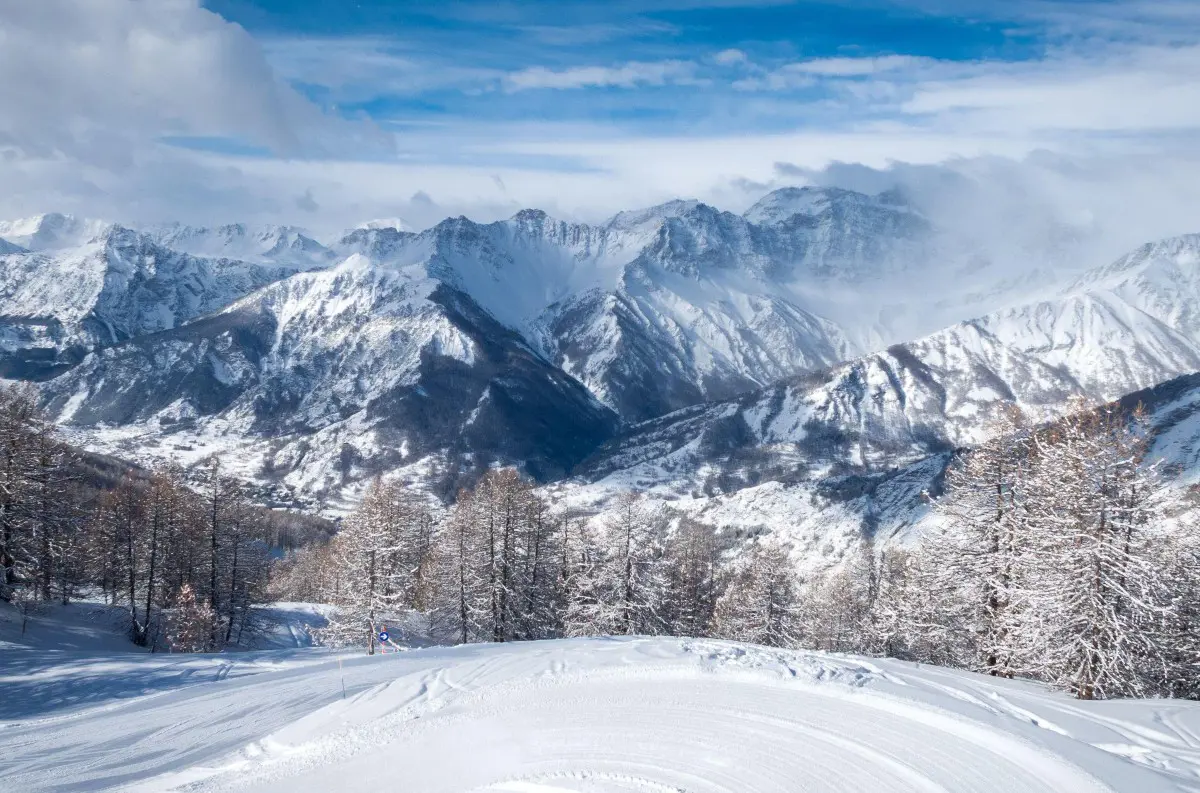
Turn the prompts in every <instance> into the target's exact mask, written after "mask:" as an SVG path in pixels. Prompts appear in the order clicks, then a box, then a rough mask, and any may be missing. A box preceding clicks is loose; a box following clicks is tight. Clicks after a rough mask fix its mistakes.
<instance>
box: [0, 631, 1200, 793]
mask: <svg viewBox="0 0 1200 793" xmlns="http://www.w3.org/2000/svg"><path fill="white" fill-rule="evenodd" d="M16 652H18V651H8V653H9V655H8V656H4V655H2V654H0V668H3V667H6V666H7V664H5V661H6V660H7V659H11V658H15V657H17V656H16V655H15V653H16ZM262 655H263V656H264V657H263V658H259V656H260V654H258V653H243V654H238V655H235V656H228V655H226V656H213V657H204V656H191V657H189V658H188V661H189V665H190V667H191V671H190V672H189V673H187V674H180V675H178V683H177V685H176V686H175V687H173V688H172V687H161V688H160V690H156V691H155V693H153V694H151V695H149V696H135V697H133V698H127V699H119V698H114V699H111V700H110V701H106V702H103V703H102V704H93V705H92V706H91V707H88V708H85V709H71V707H70V706H62V705H60V706H58V708H57V709H56V708H55V706H54V705H53V704H52V703H54V702H56V701H58V700H56V698H55V697H54V696H53V695H52V693H48V692H46V691H43V695H42V696H41V697H40V698H39V700H38V701H39V702H40V703H42V704H40V705H38V706H30V707H29V708H28V709H27V710H26V712H24V714H23V717H22V718H20V719H18V720H13V721H7V722H0V747H2V749H0V790H5V791H9V790H11V791H29V792H30V793H36V792H37V791H93V790H108V789H119V790H129V791H137V792H138V793H146V792H148V791H155V792H159V791H174V790H178V791H242V790H245V791H290V792H292V793H296V792H299V793H304V792H305V791H331V790H343V789H347V788H348V787H349V786H353V787H354V789H371V788H376V789H389V790H394V789H402V790H405V791H421V792H422V793H438V792H440V791H446V792H449V791H463V792H466V791H508V793H567V792H568V791H570V792H572V793H599V792H600V791H604V792H605V793H615V792H618V791H620V792H630V793H662V792H664V791H672V792H674V793H680V792H683V793H726V792H731V791H739V792H740V793H762V792H766V791H779V792H781V793H782V792H783V791H788V792H794V791H802V790H803V791H919V792H920V793H957V792H958V791H978V793H987V792H988V791H1004V793H1026V792H1029V793H1034V792H1036V791H1060V792H1061V791H1071V792H1075V791H1078V792H1079V793H1087V792H1088V791H1105V790H1115V791H1139V792H1141V791H1173V790H1193V791H1194V790H1200V706H1198V705H1197V704H1196V703H1187V702H1171V701H1140V702H1135V701H1113V702H1093V703H1079V702H1075V701H1073V700H1071V699H1069V698H1067V697H1066V696H1064V695H1062V694H1058V693H1054V692H1048V691H1047V690H1046V689H1045V688H1044V687H1042V686H1039V685H1035V684H1031V683H1025V682H1021V681H1004V680H995V679H991V678H987V677H983V676H979V675H972V674H968V673H963V672H957V671H952V670H944V669H939V668H937V667H926V666H915V665H913V664H907V663H903V662H898V661H891V660H868V659H862V658H855V657H849V656H830V655H823V654H819V653H808V652H790V651H778V650H770V649H765V648H756V647H749V646H746V645H738V644H734V643H728V642H718V641H707V640H688V639H643V638H633V639H581V640H566V641H553V642H534V643H519V644H505V645H469V646H465V647H458V648H437V649H426V650H416V651H409V652H397V653H392V654H388V655H384V656H374V657H368V656H362V655H346V654H343V655H341V656H340V658H341V664H340V667H339V663H338V657H337V656H335V655H333V654H331V653H329V652H328V651H321V650H313V649H308V648H305V649H297V650H292V651H286V652H285V651H272V652H270V653H266V654H262ZM180 660H181V658H180V656H173V657H172V656H143V655H131V654H124V655H120V656H117V655H113V654H108V655H105V656H97V657H95V658H93V659H92V661H91V663H89V662H88V659H87V657H82V656H81V657H77V658H75V659H74V662H73V663H72V664H71V665H69V666H67V667H65V668H64V671H62V672H60V673H57V674H49V675H47V674H44V671H45V670H42V673H39V672H38V670H37V669H35V668H28V669H26V672H27V673H26V674H25V675H24V676H22V675H10V676H8V677H6V678H5V681H6V682H5V688H6V689H8V691H9V692H11V693H14V694H16V693H18V692H19V691H20V685H21V684H22V681H23V680H24V683H25V684H26V685H29V684H31V683H30V680H26V679H25V678H29V679H31V680H35V681H36V683H35V684H36V685H37V686H41V687H43V688H48V689H49V690H50V692H52V691H53V690H54V689H55V688H56V687H57V688H64V689H65V688H69V687H72V686H74V687H79V686H86V685H96V686H103V685H104V681H105V680H106V679H111V678H113V677H114V676H121V675H125V676H144V677H154V676H155V675H157V676H159V677H160V678H163V677H166V676H169V674H170V673H173V672H172V669H171V665H172V664H173V665H175V666H176V667H177V666H178V665H179V663H180ZM264 661H266V662H265V663H264ZM51 663H52V662H51ZM26 666H27V667H32V666H33V665H31V664H26ZM204 666H207V667H208V671H207V672H206V673H204V674H200V673H199V672H198V671H197V669H198V668H199V667H204ZM214 672H215V674H214ZM39 674H41V676H40V677H38V675H39ZM342 678H344V680H345V687H346V692H347V695H348V696H347V698H346V699H344V700H343V699H342V690H341V679H342ZM197 680H200V681H202V682H196V681H197ZM13 683H16V684H17V685H16V686H11V684H13ZM160 685H161V684H160ZM114 696H115V695H114ZM95 701H96V698H93V699H92V700H91V702H93V703H94V702H95ZM48 703H49V704H48ZM12 710H14V709H13V708H10V709H9V711H10V712H11V711H12ZM397 785H400V787H399V788H397V787H396V786H397Z"/></svg>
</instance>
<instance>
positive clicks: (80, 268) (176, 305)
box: [0, 225, 295, 379]
mask: <svg viewBox="0 0 1200 793" xmlns="http://www.w3.org/2000/svg"><path fill="white" fill-rule="evenodd" d="M293 272H295V270H294V269H293V268H290V267H282V266H275V265H269V266H260V265H257V264H250V263H247V262H242V261H237V260H232V259H206V258H199V257H195V256H192V255H189V254H186V253H179V252H177V251H174V250H172V249H169V248H164V247H162V246H160V245H158V244H156V243H155V242H154V241H153V240H152V239H151V238H150V237H147V236H146V235H144V234H141V233H139V232H136V231H132V230H130V229H126V228H123V227H121V226H116V225H109V226H105V227H103V228H101V229H100V230H99V232H98V233H97V234H96V235H95V236H93V237H90V238H89V239H88V241H87V242H85V243H83V244H79V245H72V246H70V247H65V248H56V249H46V248H45V247H42V248H41V249H39V250H35V251H30V252H24V253H12V254H7V255H0V354H2V357H0V363H2V365H3V370H4V374H5V376H8V377H17V378H31V379H43V378H45V377H49V376H53V375H54V374H57V373H58V372H60V371H62V370H64V369H67V368H69V367H71V366H72V365H74V364H76V363H77V362H78V361H79V360H80V359H81V358H83V356H84V355H86V354H87V352H88V351H90V350H92V349H95V348H97V347H103V346H107V345H111V344H115V343H119V342H121V341H125V340H128V339H132V338H138V337H142V336H145V335H146V334H151V333H156V332H159V331H163V330H168V329H170V328H174V327H177V326H179V325H181V324H183V323H185V322H187V321H189V320H192V319H195V318H197V317H200V316H203V315H205V314H210V313H212V312H214V311H218V310H220V309H221V308H224V307H225V306H227V305H228V304H229V303H231V302H232V301H234V300H236V299H237V298H239V297H242V296H243V295H246V294H249V293H251V292H253V291H254V290H256V289H259V288H261V287H263V286H265V285H266V284H269V283H271V282H273V281H276V280H279V279H280V278H283V277H285V276H287V275H290V274H291V273H293Z"/></svg>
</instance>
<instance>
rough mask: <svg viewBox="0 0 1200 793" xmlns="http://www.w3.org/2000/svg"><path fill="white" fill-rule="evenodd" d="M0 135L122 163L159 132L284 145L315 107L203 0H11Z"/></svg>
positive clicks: (2, 34)
mask: <svg viewBox="0 0 1200 793" xmlns="http://www.w3.org/2000/svg"><path fill="white" fill-rule="evenodd" d="M0 106H2V107H3V108H4V111H3V113H0V145H2V146H4V147H5V148H7V149H9V150H10V151H12V150H15V151H16V152H18V153H19V156H35V157H55V156H66V157H79V158H80V159H81V160H83V161H84V162H86V163H92V164H102V165H105V164H106V165H111V166H120V165H121V164H123V163H127V162H128V161H129V158H130V157H131V155H132V153H133V152H135V151H136V149H137V148H138V147H139V146H141V145H144V144H146V142H148V141H152V140H154V139H157V138H159V137H162V136H165V135H179V136H206V137H230V138H238V139H242V140H246V141H250V142H253V143H256V144H259V145H263V146H268V147H271V148H272V149H275V150H277V151H280V152H284V153H292V152H296V151H299V150H300V149H301V148H302V136H301V134H300V133H299V130H300V129H301V128H303V127H304V126H306V125H312V124H317V123H319V122H320V121H321V118H320V115H319V113H317V111H316V110H315V109H314V108H312V107H311V106H310V105H308V103H307V102H305V101H304V100H303V99H302V98H301V97H300V96H298V95H297V94H296V93H295V92H294V91H292V90H291V89H290V88H288V87H287V86H286V85H283V84H282V83H280V82H279V81H278V80H276V79H275V77H274V75H273V73H272V72H271V69H270V67H269V66H268V65H267V63H266V61H265V60H264V59H263V57H262V53H261V51H260V49H259V47H258V45H257V44H256V43H255V41H254V40H253V39H252V38H251V37H250V36H249V35H248V34H247V33H246V32H245V31H244V30H243V29H241V28H240V27H238V26H236V25H233V24H230V23H228V22H226V21H225V20H223V19H222V18H221V17H219V16H217V15H216V14H213V13H211V12H209V11H206V10H204V9H203V8H201V7H200V6H199V4H198V0H153V2H149V1H139V0H90V1H89V2H86V3H79V2H74V1H73V0H37V2H17V3H6V4H5V10H4V24H3V25H0Z"/></svg>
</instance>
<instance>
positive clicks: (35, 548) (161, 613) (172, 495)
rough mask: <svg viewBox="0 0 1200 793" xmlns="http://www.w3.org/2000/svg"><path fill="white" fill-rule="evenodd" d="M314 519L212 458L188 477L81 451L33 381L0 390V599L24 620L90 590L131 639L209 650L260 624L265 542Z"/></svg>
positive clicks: (294, 534) (284, 538) (286, 538)
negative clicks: (198, 478) (120, 614)
mask: <svg viewBox="0 0 1200 793" xmlns="http://www.w3.org/2000/svg"><path fill="white" fill-rule="evenodd" d="M324 523H325V522H324V521H319V520H316V519H310V518H307V517H305V516H302V515H296V514H292V513H283V512H272V511H270V510H266V509H263V508H261V507H258V506H255V505H254V504H252V503H251V502H250V501H249V500H248V498H247V497H246V495H245V494H244V493H243V492H242V489H241V487H240V486H239V483H238V482H237V481H236V480H234V479H232V478H229V477H227V476H224V475H222V472H221V469H220V463H219V461H217V460H215V459H214V460H213V462H212V463H211V464H210V465H209V467H208V469H207V471H206V481H204V482H202V483H199V484H196V483H190V482H188V481H186V480H185V478H184V476H183V473H182V472H181V471H180V470H178V469H174V468H164V469H161V470H155V471H147V470H143V469H135V468H130V467H128V466H124V465H121V464H119V463H117V462H115V461H111V460H104V459H98V458H95V457H91V456H87V455H85V454H82V453H80V452H79V451H78V450H76V449H74V448H72V447H71V446H69V445H68V444H66V443H64V442H63V441H62V440H61V439H60V438H59V437H58V432H57V428H56V427H54V425H53V424H51V423H50V422H49V421H47V419H46V418H45V416H44V414H43V413H42V412H41V411H40V410H39V409H38V407H37V403H36V400H35V397H34V395H33V393H32V391H31V390H29V389H26V388H22V387H13V388H9V389H3V390H0V565H2V570H0V600H6V601H9V602H12V603H14V604H15V605H16V606H17V607H18V609H19V612H20V614H21V616H22V620H23V621H27V620H28V619H30V618H36V616H37V614H38V612H39V610H40V608H41V606H42V605H43V604H49V603H62V604H66V603H69V602H70V601H71V600H73V599H75V598H77V597H80V596H82V595H84V594H99V596H101V597H102V598H103V599H104V600H105V601H106V602H108V603H110V604H113V605H121V606H123V607H125V608H126V609H127V610H128V614H129V633H130V638H131V639H132V640H133V642H134V643H135V644H137V645H141V646H144V647H147V648H148V649H149V650H151V651H154V650H175V651H186V652H193V651H215V650H219V649H221V648H222V647H224V646H225V645H226V644H230V643H236V642H238V641H239V640H240V639H242V638H243V637H245V636H246V635H247V632H249V633H250V634H253V633H254V632H255V631H256V630H258V629H259V627H261V626H259V625H257V624H256V615H255V611H254V609H253V606H254V605H255V604H258V603H262V602H264V601H265V600H266V599H267V592H266V587H267V583H268V579H269V573H270V568H271V564H272V556H271V548H272V547H276V548H278V547H287V546H289V545H292V544H294V543H295V542H297V541H298V539H299V538H300V535H301V534H307V533H311V532H312V531H313V530H316V531H318V533H319V532H320V530H321V528H322V526H321V524H324Z"/></svg>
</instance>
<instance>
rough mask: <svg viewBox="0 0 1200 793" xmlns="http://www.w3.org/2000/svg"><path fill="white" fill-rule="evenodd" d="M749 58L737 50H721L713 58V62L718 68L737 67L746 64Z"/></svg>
mask: <svg viewBox="0 0 1200 793" xmlns="http://www.w3.org/2000/svg"><path fill="white" fill-rule="evenodd" d="M748 60H749V57H748V56H747V55H746V53H744V52H742V51H741V50H738V49H730V50H721V51H720V52H718V53H717V54H716V55H714V56H713V61H714V62H715V63H717V64H718V65H720V66H737V65H738V64H741V63H746V62H747V61H748Z"/></svg>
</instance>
